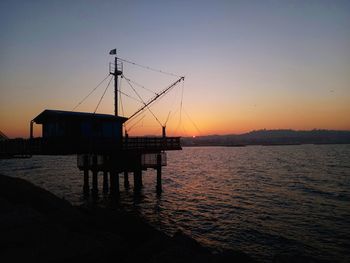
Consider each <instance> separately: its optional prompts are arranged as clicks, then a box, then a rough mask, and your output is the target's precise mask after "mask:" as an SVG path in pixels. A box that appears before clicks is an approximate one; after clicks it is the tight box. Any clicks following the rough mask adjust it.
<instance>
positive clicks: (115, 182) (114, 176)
mask: <svg viewBox="0 0 350 263" xmlns="http://www.w3.org/2000/svg"><path fill="white" fill-rule="evenodd" d="M110 183H111V195H118V194H119V174H118V173H117V172H116V171H111V172H110Z"/></svg>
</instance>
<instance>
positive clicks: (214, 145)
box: [182, 143, 350, 148]
mask: <svg viewBox="0 0 350 263" xmlns="http://www.w3.org/2000/svg"><path fill="white" fill-rule="evenodd" d="M299 145H350V143H289V144H245V145H221V144H208V145H205V144H201V145H182V147H185V148H186V147H238V148H239V147H248V146H299Z"/></svg>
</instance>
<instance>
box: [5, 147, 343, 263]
mask: <svg viewBox="0 0 350 263" xmlns="http://www.w3.org/2000/svg"><path fill="white" fill-rule="evenodd" d="M0 173H2V174H5V175H10V176H16V177H21V178H24V179H27V180H29V181H31V182H33V183H35V184H36V185H39V186H41V187H43V188H46V189H48V190H49V191H51V192H53V193H55V194H56V195H58V196H60V197H63V198H65V199H67V200H69V201H71V202H72V203H73V204H83V203H85V202H88V201H87V200H85V199H84V198H83V196H82V179H83V178H82V173H81V172H79V171H78V170H77V168H76V157H75V156H63V157H62V156H60V157H57V156H35V157H33V158H32V159H22V160H18V159H17V160H0ZM130 179H132V178H130ZM155 181H156V172H155V171H153V170H149V171H147V172H145V173H144V188H143V191H142V195H141V197H137V198H136V197H134V195H133V192H132V188H131V190H128V191H127V190H124V189H123V187H121V189H122V192H121V198H120V200H121V201H120V204H119V205H121V206H123V207H124V208H126V209H130V210H134V211H137V212H138V213H140V214H142V215H143V217H144V218H146V219H147V220H148V221H149V222H150V223H151V224H153V225H154V226H156V227H157V228H159V229H161V230H163V231H165V232H167V233H169V234H172V233H174V232H175V231H177V230H178V229H181V230H182V231H184V232H185V233H187V234H189V235H191V236H192V237H194V238H195V239H197V240H198V241H199V242H201V243H202V244H204V245H206V246H209V247H211V248H213V249H215V250H220V249H222V248H231V249H238V250H242V251H245V252H246V253H248V254H250V255H252V256H253V257H255V258H256V259H259V260H260V261H265V262H269V261H272V259H273V257H274V256H275V255H278V254H281V253H283V254H289V255H304V256H311V257H314V258H317V259H321V260H330V261H333V262H334V261H338V262H350V255H349V252H348V251H349V250H348V248H349V247H350V145H300V146H265V147H264V146H249V147H208V148H205V147H201V148H184V149H183V151H176V152H169V153H168V166H167V167H166V168H164V172H163V190H164V192H163V194H162V195H161V196H160V197H159V196H158V197H157V195H156V193H155ZM122 182H123V180H122V178H121V186H122V185H123V184H122ZM130 182H131V186H132V180H130ZM99 185H102V182H101V181H100V182H99ZM107 203H108V202H107V201H106V198H105V197H104V196H103V195H102V194H101V195H100V199H99V204H100V205H105V204H107Z"/></svg>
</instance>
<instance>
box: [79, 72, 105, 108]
mask: <svg viewBox="0 0 350 263" xmlns="http://www.w3.org/2000/svg"><path fill="white" fill-rule="evenodd" d="M109 76H110V73H108V75H107V76H106V77H105V78H104V79H103V80H102V81H101V82H100V83H99V84H98V85H97V86H96V87H95V88H93V89H92V90H91V91H90V93H89V94H88V95H86V96H85V97H84V98H83V99H82V100H81V101H80V102H79V103H78V104H77V105H76V106H75V107H74V108H73V109H72V111H73V110H75V109H76V108H78V107H79V106H80V105H81V104H82V103H83V102H84V101H85V100H86V99H87V98H88V97H89V96H90V95H91V94H92V93H93V92H94V91H95V90H96V89H97V88H98V87H99V86H100V85H101V84H102V83H103V82H104V81H105V80H106V79H107V78H108V77H109Z"/></svg>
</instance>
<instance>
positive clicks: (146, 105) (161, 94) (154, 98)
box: [128, 77, 185, 121]
mask: <svg viewBox="0 0 350 263" xmlns="http://www.w3.org/2000/svg"><path fill="white" fill-rule="evenodd" d="M184 80H185V77H180V78H179V79H178V80H177V81H175V82H174V83H172V84H171V85H170V86H169V87H167V88H165V89H164V90H162V91H161V92H160V93H158V94H157V95H156V96H154V97H153V98H152V99H150V100H149V101H148V102H146V103H144V105H143V106H142V107H141V108H140V109H138V110H137V111H136V112H135V113H134V114H132V115H131V116H130V117H129V118H128V121H129V120H130V119H132V118H133V117H135V116H136V115H137V114H139V113H140V112H141V111H143V110H144V109H145V108H147V107H148V106H150V105H151V104H152V103H153V102H155V101H156V100H157V99H159V98H160V97H162V96H164V95H165V94H166V93H167V92H168V91H170V90H171V89H172V88H174V87H175V86H176V85H177V84H178V83H180V82H181V81H184Z"/></svg>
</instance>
